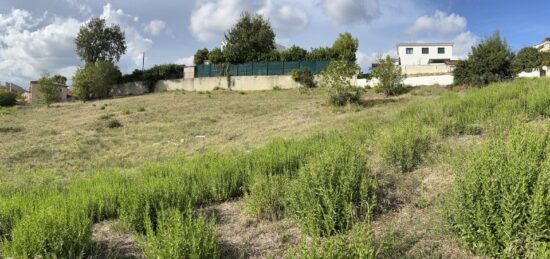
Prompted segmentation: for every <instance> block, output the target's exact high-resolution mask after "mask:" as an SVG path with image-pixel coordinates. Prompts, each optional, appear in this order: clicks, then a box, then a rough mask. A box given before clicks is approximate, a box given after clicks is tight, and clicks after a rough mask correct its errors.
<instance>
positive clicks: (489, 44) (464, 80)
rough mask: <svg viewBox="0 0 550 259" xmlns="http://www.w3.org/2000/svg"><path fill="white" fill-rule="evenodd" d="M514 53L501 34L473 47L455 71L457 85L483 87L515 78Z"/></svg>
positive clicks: (497, 33) (495, 34)
mask: <svg viewBox="0 0 550 259" xmlns="http://www.w3.org/2000/svg"><path fill="white" fill-rule="evenodd" d="M513 59H514V52H512V51H511V50H510V47H509V46H508V43H506V41H505V40H504V39H502V38H501V37H500V33H499V32H495V33H494V34H493V35H491V36H489V37H487V38H485V39H484V40H482V41H481V42H480V43H479V44H478V45H477V46H474V47H472V51H471V53H470V54H469V55H468V58H467V59H466V60H464V61H462V62H459V65H457V67H456V68H455V70H454V71H453V73H454V75H455V84H465V85H477V86H483V85H487V84H489V83H492V82H499V81H503V80H509V79H512V78H514V76H515V75H514V71H513V69H512V61H513Z"/></svg>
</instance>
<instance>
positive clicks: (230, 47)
mask: <svg viewBox="0 0 550 259" xmlns="http://www.w3.org/2000/svg"><path fill="white" fill-rule="evenodd" d="M274 49H275V33H274V32H273V29H272V28H271V24H270V23H269V21H268V20H265V19H264V18H263V17H262V16H261V15H255V16H253V15H251V14H250V13H248V12H245V13H243V14H242V15H241V18H240V19H239V21H238V22H237V24H235V25H234V26H233V27H232V28H231V29H229V31H228V32H227V33H226V34H225V46H224V48H223V53H224V56H225V57H226V59H227V61H228V62H229V63H232V64H240V63H246V62H252V61H256V60H258V57H259V56H260V55H261V54H262V53H269V52H270V51H272V50H274Z"/></svg>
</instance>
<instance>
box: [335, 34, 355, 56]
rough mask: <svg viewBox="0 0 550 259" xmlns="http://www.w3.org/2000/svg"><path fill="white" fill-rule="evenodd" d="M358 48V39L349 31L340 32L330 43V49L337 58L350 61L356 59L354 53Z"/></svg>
mask: <svg viewBox="0 0 550 259" xmlns="http://www.w3.org/2000/svg"><path fill="white" fill-rule="evenodd" d="M358 48H359V40H358V39H357V38H353V36H352V35H351V33H349V32H346V33H341V34H340V36H338V39H336V41H335V42H334V44H333V45H332V51H333V53H334V55H335V57H336V58H337V59H339V60H345V61H351V62H355V61H356V60H357V57H356V56H355V53H356V52H357V49H358Z"/></svg>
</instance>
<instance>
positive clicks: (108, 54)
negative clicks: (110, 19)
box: [75, 18, 126, 64]
mask: <svg viewBox="0 0 550 259" xmlns="http://www.w3.org/2000/svg"><path fill="white" fill-rule="evenodd" d="M75 43H76V53H77V54H78V55H79V56H80V58H81V59H82V60H83V61H84V62H86V64H95V63H96V62H98V61H107V62H110V63H116V62H118V61H119V60H120V57H121V56H122V55H124V53H126V39H125V38H124V32H123V31H122V30H121V29H120V26H118V25H113V26H111V27H107V25H106V22H105V19H101V18H93V19H92V20H90V21H89V22H88V23H87V24H85V25H83V26H82V27H81V28H80V31H79V32H78V36H77V37H76V39H75Z"/></svg>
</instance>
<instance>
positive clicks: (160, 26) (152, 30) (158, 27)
mask: <svg viewBox="0 0 550 259" xmlns="http://www.w3.org/2000/svg"><path fill="white" fill-rule="evenodd" d="M164 29H166V23H165V22H164V21H160V20H153V21H151V22H149V24H147V25H146V26H145V32H147V33H149V34H151V35H153V36H157V35H159V34H160V33H162V31H163V30H164Z"/></svg>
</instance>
